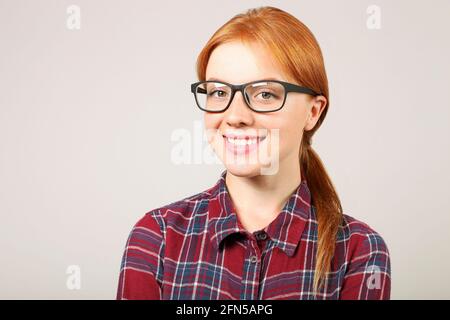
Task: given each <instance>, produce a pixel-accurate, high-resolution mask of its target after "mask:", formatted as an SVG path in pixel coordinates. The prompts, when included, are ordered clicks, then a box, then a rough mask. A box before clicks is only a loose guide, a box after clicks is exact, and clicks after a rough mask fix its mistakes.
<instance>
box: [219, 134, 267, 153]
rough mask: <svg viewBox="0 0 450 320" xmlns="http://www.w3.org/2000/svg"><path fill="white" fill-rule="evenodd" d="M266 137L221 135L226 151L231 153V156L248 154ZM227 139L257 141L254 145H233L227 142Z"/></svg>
mask: <svg viewBox="0 0 450 320" xmlns="http://www.w3.org/2000/svg"><path fill="white" fill-rule="evenodd" d="M266 137H267V136H250V135H233V134H224V135H222V138H223V140H224V144H225V147H226V149H227V151H228V152H230V153H232V154H233V155H246V154H249V153H250V152H252V151H253V150H255V149H257V148H258V147H259V145H260V144H261V142H263V141H264V140H265V139H266ZM228 138H234V139H245V140H249V139H257V140H256V143H253V144H245V145H235V144H233V143H231V142H228Z"/></svg>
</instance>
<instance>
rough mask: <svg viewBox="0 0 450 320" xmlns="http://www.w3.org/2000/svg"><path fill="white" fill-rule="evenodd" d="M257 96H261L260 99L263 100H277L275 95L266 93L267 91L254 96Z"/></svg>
mask: <svg viewBox="0 0 450 320" xmlns="http://www.w3.org/2000/svg"><path fill="white" fill-rule="evenodd" d="M259 95H261V98H262V99H263V100H269V99H270V98H271V97H272V98H277V96H276V95H274V94H273V93H271V92H268V91H262V92H260V93H258V94H257V95H256V96H259Z"/></svg>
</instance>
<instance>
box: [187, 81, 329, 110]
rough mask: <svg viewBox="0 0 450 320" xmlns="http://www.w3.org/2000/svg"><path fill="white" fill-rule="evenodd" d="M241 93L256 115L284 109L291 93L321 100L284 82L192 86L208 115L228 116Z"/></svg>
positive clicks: (217, 83) (196, 83)
mask: <svg viewBox="0 0 450 320" xmlns="http://www.w3.org/2000/svg"><path fill="white" fill-rule="evenodd" d="M236 91H240V92H241V93H242V96H243V97H244V100H245V102H246V103H247V106H248V107H249V108H250V109H251V110H253V111H255V112H274V111H278V110H280V109H281V108H283V106H284V103H285V102H286V97H287V94H288V92H299V93H306V94H310V95H313V96H318V95H320V93H317V92H315V91H314V90H312V89H310V88H307V87H302V86H298V85H296V84H293V83H289V82H284V81H280V80H256V81H251V82H247V83H244V84H240V85H234V84H231V83H227V82H224V81H215V80H214V81H213V80H208V81H199V82H195V83H192V84H191V92H192V93H193V94H194V97H195V102H196V103H197V106H198V107H199V108H200V109H201V110H203V111H206V112H213V113H219V112H224V111H225V110H226V109H227V108H228V107H229V106H230V105H231V102H232V101H233V98H234V95H235V93H236Z"/></svg>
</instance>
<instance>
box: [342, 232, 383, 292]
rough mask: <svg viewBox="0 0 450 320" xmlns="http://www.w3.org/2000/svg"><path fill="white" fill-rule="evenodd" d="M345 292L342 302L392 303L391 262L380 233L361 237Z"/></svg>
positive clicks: (344, 283) (348, 275)
mask: <svg viewBox="0 0 450 320" xmlns="http://www.w3.org/2000/svg"><path fill="white" fill-rule="evenodd" d="M357 237H358V239H359V240H358V241H357V243H356V244H355V245H354V246H353V248H351V249H350V250H351V252H352V254H351V258H350V261H349V264H348V268H347V272H346V274H345V276H344V281H343V285H342V290H341V296H340V299H342V300H389V299H390V294H391V262H390V257H389V250H388V248H387V245H386V243H385V242H384V240H383V238H382V237H381V236H380V235H379V234H378V233H376V232H372V233H368V234H366V235H364V236H362V235H357Z"/></svg>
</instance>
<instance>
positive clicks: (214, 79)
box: [206, 77, 284, 82]
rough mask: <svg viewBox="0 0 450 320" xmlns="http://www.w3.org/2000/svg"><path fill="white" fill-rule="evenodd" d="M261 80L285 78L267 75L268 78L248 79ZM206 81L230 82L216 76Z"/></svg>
mask: <svg viewBox="0 0 450 320" xmlns="http://www.w3.org/2000/svg"><path fill="white" fill-rule="evenodd" d="M259 80H278V81H284V80H282V79H279V78H276V77H266V78H260V79H255V80H252V81H248V82H253V81H259ZM206 81H219V82H228V81H225V80H221V79H219V78H214V77H211V78H209V79H207V80H206Z"/></svg>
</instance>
